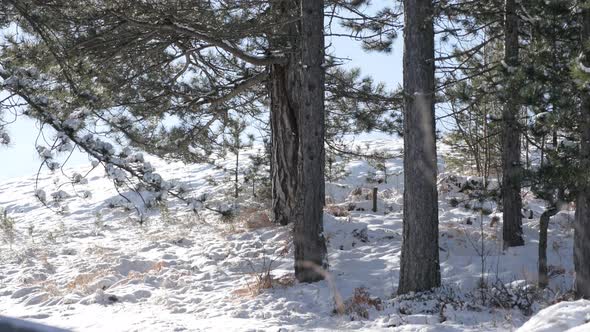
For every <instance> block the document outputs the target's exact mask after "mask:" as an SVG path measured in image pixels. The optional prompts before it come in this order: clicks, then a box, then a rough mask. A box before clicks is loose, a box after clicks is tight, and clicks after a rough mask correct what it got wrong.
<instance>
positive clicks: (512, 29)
mask: <svg viewBox="0 0 590 332" xmlns="http://www.w3.org/2000/svg"><path fill="white" fill-rule="evenodd" d="M504 34H505V36H504V62H505V63H506V66H507V67H508V68H507V69H506V70H507V72H508V75H510V72H511V71H512V70H513V69H514V68H516V67H517V66H518V16H517V13H516V0H506V3H505V19H504ZM508 75H507V77H506V78H507V79H508V80H509V82H510V83H509V84H507V91H506V93H507V96H506V103H505V105H504V109H503V111H502V119H503V124H504V128H503V129H504V132H503V134H502V205H503V207H504V212H503V219H504V222H503V225H502V239H503V241H504V249H506V248H508V247H516V246H522V245H524V239H523V237H522V214H521V210H522V198H521V197H520V186H521V184H520V182H521V176H522V171H521V165H520V129H519V125H518V118H517V116H518V114H519V110H520V105H519V98H518V91H519V89H518V88H516V87H515V84H514V80H513V79H512V78H511V77H509V76H508ZM508 94H509V95H508Z"/></svg>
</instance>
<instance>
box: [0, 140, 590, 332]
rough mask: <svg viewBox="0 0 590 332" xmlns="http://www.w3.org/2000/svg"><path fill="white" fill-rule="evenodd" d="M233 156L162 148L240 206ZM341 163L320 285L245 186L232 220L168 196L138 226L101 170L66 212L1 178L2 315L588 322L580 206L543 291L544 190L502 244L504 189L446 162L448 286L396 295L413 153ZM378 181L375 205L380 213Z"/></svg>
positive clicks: (31, 185)
mask: <svg viewBox="0 0 590 332" xmlns="http://www.w3.org/2000/svg"><path fill="white" fill-rule="evenodd" d="M367 143H368V144H369V145H370V146H371V148H372V149H376V150H382V151H389V152H392V151H394V152H395V151H400V149H401V147H402V146H403V144H402V141H401V140H389V141H384V140H383V141H381V140H372V141H370V142H367ZM357 144H361V145H363V144H365V143H363V142H358V143H357ZM439 150H440V152H441V155H444V154H445V153H448V152H449V151H448V149H446V148H445V147H444V146H442V147H441V148H440V149H439ZM256 151H257V148H252V149H250V150H248V151H246V152H245V154H244V155H243V156H242V160H247V158H245V157H246V156H247V155H249V154H254V153H256ZM233 163H234V161H233V160H232V159H231V158H228V159H227V160H219V161H217V162H216V164H217V165H218V166H220V167H215V166H212V165H205V164H200V165H184V164H180V163H170V164H167V163H165V162H162V161H158V160H153V161H152V164H153V165H154V166H155V167H156V170H157V171H158V172H159V173H160V174H162V175H163V176H164V177H165V178H166V179H177V180H178V181H181V182H183V183H185V184H186V186H187V188H189V189H190V190H191V191H193V192H194V195H195V196H198V195H201V194H204V193H206V194H207V195H208V197H209V203H208V204H210V205H211V206H212V207H219V208H221V207H222V206H224V205H225V206H227V205H231V204H233V203H234V200H233V199H232V198H230V197H231V195H229V193H230V192H231V188H232V184H231V182H230V180H229V177H228V173H227V172H225V171H224V168H226V169H230V170H231V169H232V167H233ZM337 165H338V166H342V167H341V168H343V169H346V170H347V172H348V174H347V175H346V176H345V177H343V178H341V179H340V180H337V181H334V182H331V183H328V184H327V186H326V194H327V195H328V196H329V198H328V199H327V203H328V205H327V208H326V213H325V218H324V219H325V235H326V238H327V239H328V254H329V257H328V258H329V264H330V268H329V278H328V279H327V280H325V281H322V282H318V283H313V284H300V283H297V282H296V281H295V280H294V276H293V273H292V267H293V259H292V255H293V252H292V251H293V249H292V244H291V242H290V240H289V238H290V236H289V227H281V226H274V225H272V224H271V223H270V222H269V221H268V214H267V211H266V210H264V209H263V207H262V206H261V205H260V204H259V203H256V202H255V201H254V200H251V199H246V198H241V199H240V200H239V203H240V206H242V208H241V210H240V212H239V213H238V214H237V215H236V216H235V217H233V218H225V219H224V218H220V217H219V216H218V215H217V214H215V213H213V212H206V211H200V212H199V214H198V215H196V214H194V213H192V212H190V211H189V210H188V208H187V207H186V206H185V205H184V204H182V203H180V202H171V203H169V204H168V205H167V207H165V208H160V212H161V214H158V215H156V214H154V215H153V216H152V217H151V218H149V219H148V220H147V221H146V222H145V223H144V224H142V225H139V224H138V223H137V220H136V217H135V215H134V211H133V210H126V209H124V208H121V207H117V206H120V205H121V198H120V196H119V195H118V194H117V192H116V191H115V190H114V189H113V186H112V182H111V181H110V180H109V179H107V178H105V177H104V176H103V171H101V170H95V171H93V172H91V173H90V175H89V176H88V183H87V184H84V185H77V186H76V187H75V190H74V188H72V187H71V186H70V187H61V188H59V189H63V190H64V191H65V192H67V193H70V195H71V194H73V193H74V192H75V191H77V192H81V191H82V190H88V191H90V192H91V193H92V196H91V197H89V198H86V199H82V198H78V197H66V195H64V194H60V195H57V196H59V197H58V200H59V202H57V203H52V204H54V205H55V206H54V209H60V210H62V213H60V214H57V213H56V212H54V211H52V210H50V209H48V208H46V207H44V206H43V205H42V204H41V203H39V202H38V201H37V200H36V198H35V197H34V192H35V176H31V177H24V178H16V179H12V180H9V181H5V182H3V183H0V207H1V208H4V209H6V211H7V216H8V217H9V219H10V220H13V221H14V225H13V226H11V225H4V226H3V227H2V229H0V237H1V239H2V240H3V241H2V244H1V245H0V266H1V268H0V315H4V316H9V317H16V318H22V319H27V320H33V321H36V322H40V323H43V324H47V325H52V326H57V327H62V328H66V329H71V330H74V331H215V330H220V331H300V330H315V331H335V330H339V331H341V330H356V329H359V330H367V331H379V330H384V331H391V330H393V331H506V330H515V329H517V328H519V327H521V326H522V327H521V328H520V330H519V331H564V330H567V329H568V328H573V327H576V326H578V327H577V328H576V331H582V330H590V324H588V323H587V322H588V321H590V302H589V301H577V302H561V303H558V302H560V301H561V300H563V299H567V298H568V294H569V291H570V290H571V288H572V281H573V262H572V251H573V249H572V242H573V213H574V212H573V211H572V210H568V209H567V208H566V209H564V211H561V212H559V213H558V214H557V215H556V216H555V217H553V218H552V219H551V222H550V226H549V241H548V259H549V262H548V263H549V266H550V277H551V279H550V286H549V288H548V289H546V290H545V291H538V290H536V289H535V288H534V287H532V285H534V284H535V283H536V279H537V272H536V271H537V250H538V249H537V247H538V231H539V217H540V215H541V213H542V212H543V209H544V203H543V201H541V200H538V199H535V198H534V197H533V196H532V194H530V193H526V194H524V193H523V195H524V202H525V207H526V211H525V214H527V216H529V215H530V214H532V219H529V218H528V217H527V218H524V219H523V224H524V225H523V227H524V237H525V241H526V245H525V246H523V247H519V248H511V249H509V250H507V251H502V250H501V213H499V212H497V211H496V208H497V207H496V205H495V204H494V203H493V202H491V201H486V202H484V203H479V202H478V201H477V200H474V199H472V198H470V197H469V192H470V191H473V190H474V187H477V183H478V181H479V182H481V179H477V178H469V177H464V176H460V175H456V174H450V173H448V172H445V169H444V165H443V161H442V159H441V160H440V162H439V167H440V171H441V175H440V180H439V192H440V194H439V197H440V204H439V210H440V237H439V246H440V260H441V274H442V283H443V287H441V288H440V289H438V290H437V291H434V292H432V293H426V294H419V295H406V296H402V297H398V296H395V294H396V287H397V284H398V277H399V263H400V249H401V240H402V235H401V234H402V211H401V209H402V186H403V174H402V169H403V167H402V161H401V159H391V160H389V161H388V162H387V163H386V166H387V169H388V173H389V174H388V179H387V183H383V182H382V181H379V180H384V174H383V173H381V172H378V171H376V170H375V169H373V167H372V166H370V165H369V164H368V163H367V162H365V161H360V160H354V159H353V160H348V161H345V162H344V161H340V162H339V163H337ZM242 166H243V167H244V169H245V168H246V167H247V162H246V163H244V165H242ZM335 166H336V165H335ZM84 170H85V169H84V168H82V169H77V170H67V171H66V173H67V174H71V173H72V172H74V171H78V172H80V173H82V171H84ZM86 170H87V169H86ZM60 176H61V175H58V174H50V173H41V174H40V176H39V179H38V181H39V188H43V189H44V190H45V191H46V192H47V193H50V192H52V191H57V190H58V186H59V184H60V183H61V181H62V180H60ZM375 181H377V182H382V183H377V182H375ZM469 183H471V185H469ZM494 183H495V182H494V181H491V183H490V186H489V188H492V189H493V188H494ZM373 187H377V188H378V197H379V200H378V210H377V211H378V212H372V211H371V199H370V198H371V194H370V192H371V189H372V188H373ZM124 194H125V195H127V196H128V197H129V198H132V199H134V200H137V197H133V196H132V194H131V193H129V192H127V193H124ZM242 196H244V197H247V196H248V190H245V191H244V192H243V193H242ZM494 216H499V217H500V220H499V222H493V221H492V219H494V220H495V218H494ZM5 224H6V223H5ZM482 239H483V242H482ZM554 303H558V304H555V305H553V306H551V307H549V308H548V309H545V310H543V311H541V312H540V313H539V314H537V315H536V316H534V317H532V319H531V316H533V315H535V314H536V313H538V312H539V311H540V310H542V309H543V308H546V307H548V306H550V305H552V304H554ZM529 319H530V321H529V322H528V323H526V324H525V322H527V321H528V320H529ZM523 324H525V325H524V326H523ZM584 324H585V325H584ZM572 331H574V330H572Z"/></svg>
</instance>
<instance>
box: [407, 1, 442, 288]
mask: <svg viewBox="0 0 590 332" xmlns="http://www.w3.org/2000/svg"><path fill="white" fill-rule="evenodd" d="M404 8H405V19H404V22H405V28H404V29H405V31H404V98H405V109H404V225H403V243H402V256H401V267H400V281H399V287H398V293H399V294H405V293H408V292H417V291H424V290H428V289H431V288H435V287H439V286H440V283H441V279H440V278H441V277H440V264H439V252H438V250H439V249H438V194H437V188H436V174H437V160H436V136H435V122H434V100H435V96H434V91H435V79H434V61H433V59H434V25H433V19H434V17H433V15H434V7H433V4H432V1H430V0H405V1H404Z"/></svg>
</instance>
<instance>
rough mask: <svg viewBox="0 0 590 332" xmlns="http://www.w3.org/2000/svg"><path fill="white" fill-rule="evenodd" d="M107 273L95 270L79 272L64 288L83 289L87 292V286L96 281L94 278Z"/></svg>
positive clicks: (71, 289)
mask: <svg viewBox="0 0 590 332" xmlns="http://www.w3.org/2000/svg"><path fill="white" fill-rule="evenodd" d="M107 274H109V272H108V271H106V270H103V271H96V272H91V273H81V274H79V275H77V276H76V278H74V280H72V281H70V282H69V283H67V285H66V289H68V290H70V291H73V290H76V289H80V290H83V291H85V292H88V286H89V285H90V284H91V283H93V282H94V281H96V279H98V278H101V277H104V276H106V275H107Z"/></svg>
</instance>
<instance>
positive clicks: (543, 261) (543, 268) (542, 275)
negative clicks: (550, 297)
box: [538, 202, 559, 288]
mask: <svg viewBox="0 0 590 332" xmlns="http://www.w3.org/2000/svg"><path fill="white" fill-rule="evenodd" d="M558 211H559V210H558V209H557V207H556V206H555V203H553V202H551V203H550V206H549V208H547V210H545V212H543V214H541V219H540V222H539V265H538V267H539V278H538V279H539V280H538V286H539V288H545V287H547V285H549V276H548V275H547V272H548V271H547V270H548V269H547V229H548V228H549V219H550V218H551V217H552V216H554V215H555V214H557V212H558Z"/></svg>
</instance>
